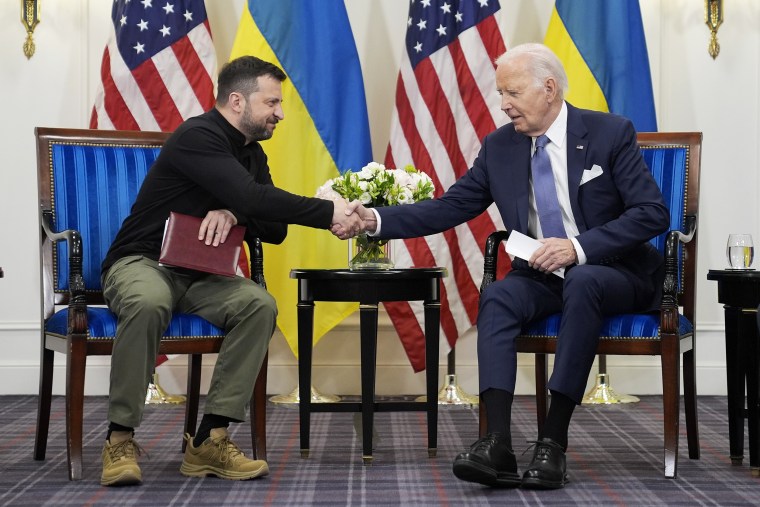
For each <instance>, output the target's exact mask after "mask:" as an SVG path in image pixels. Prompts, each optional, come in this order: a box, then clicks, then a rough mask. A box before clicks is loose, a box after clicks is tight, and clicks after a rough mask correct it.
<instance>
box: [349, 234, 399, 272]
mask: <svg viewBox="0 0 760 507" xmlns="http://www.w3.org/2000/svg"><path fill="white" fill-rule="evenodd" d="M348 268H349V269H350V270H358V269H393V257H392V255H391V243H390V240H387V239H376V238H373V237H371V236H367V235H366V234H359V235H358V236H356V237H354V238H350V239H349V240H348Z"/></svg>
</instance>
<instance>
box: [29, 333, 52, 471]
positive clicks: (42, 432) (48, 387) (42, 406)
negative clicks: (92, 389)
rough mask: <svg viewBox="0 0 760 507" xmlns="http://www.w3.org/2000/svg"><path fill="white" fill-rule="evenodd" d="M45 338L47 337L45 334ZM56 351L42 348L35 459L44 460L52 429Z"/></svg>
mask: <svg viewBox="0 0 760 507" xmlns="http://www.w3.org/2000/svg"><path fill="white" fill-rule="evenodd" d="M42 339H43V340H44V339H45V337H44V336H43V337H42ZM54 359H55V352H53V351H52V350H50V349H46V348H44V347H43V348H42V354H41V360H40V395H39V398H38V399H37V433H36V434H35V437H34V459H36V460H44V459H45V451H46V450H47V439H48V431H49V429H50V405H51V402H52V401H53V364H54Z"/></svg>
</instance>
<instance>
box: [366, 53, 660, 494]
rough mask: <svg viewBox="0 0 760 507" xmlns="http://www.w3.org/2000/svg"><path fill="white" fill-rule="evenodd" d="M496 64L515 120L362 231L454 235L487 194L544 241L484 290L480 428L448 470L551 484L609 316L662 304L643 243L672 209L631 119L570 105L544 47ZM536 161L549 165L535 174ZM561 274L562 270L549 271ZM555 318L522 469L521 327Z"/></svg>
mask: <svg viewBox="0 0 760 507" xmlns="http://www.w3.org/2000/svg"><path fill="white" fill-rule="evenodd" d="M496 64H497V69H496V87H497V90H498V92H499V94H500V95H501V108H502V110H503V111H504V112H505V113H506V114H507V115H508V116H509V118H510V119H511V120H512V121H511V123H509V124H507V125H505V126H503V127H501V128H499V129H497V130H496V131H495V132H493V133H491V134H489V135H488V136H486V137H485V139H484V140H483V143H482V148H481V150H480V153H479V155H478V157H477V159H476V160H475V163H474V165H473V166H472V168H471V169H470V170H469V171H468V172H467V173H466V174H465V175H464V176H463V177H462V178H460V179H459V180H458V181H457V182H456V183H455V184H454V185H452V186H451V187H450V188H449V189H448V191H447V192H445V193H444V195H442V196H441V197H440V198H438V199H434V200H431V201H423V202H419V203H415V204H410V205H407V206H395V207H388V208H381V209H365V208H359V210H358V211H359V213H360V214H361V216H362V218H363V220H364V226H365V229H366V230H367V231H368V232H370V233H371V234H373V235H376V236H379V237H381V238H410V237H417V236H425V235H429V234H434V233H438V232H441V231H445V230H447V229H450V228H452V227H454V226H456V225H458V224H460V223H462V222H465V221H467V220H469V219H472V218H474V217H476V216H478V215H479V214H480V213H482V212H483V211H485V209H486V208H487V207H488V206H489V205H490V204H491V203H494V202H495V203H496V205H497V207H498V209H499V212H500V213H501V216H502V219H503V221H504V224H505V226H506V227H507V229H509V230H511V231H518V232H520V233H523V234H526V235H528V236H531V237H533V238H536V239H538V240H539V242H540V246H539V248H538V249H537V250H535V252H534V253H533V254H532V255H531V256H530V258H529V259H527V262H526V261H522V260H520V259H515V260H514V261H513V264H512V268H513V269H512V270H511V271H510V272H509V273H508V274H507V276H506V277H505V278H504V279H503V280H499V281H496V282H494V283H492V284H490V285H489V286H488V287H487V288H486V290H485V291H484V292H483V294H482V295H481V300H480V308H479V313H478V321H477V325H478V361H479V377H480V378H479V380H480V397H481V400H482V402H483V403H484V404H485V407H486V414H487V435H486V436H485V437H484V438H481V439H479V440H478V441H476V442H475V443H474V444H473V445H472V446H471V447H470V449H469V450H468V451H467V452H463V453H461V454H460V455H458V456H457V457H456V459H455V460H454V467H453V469H454V474H455V475H456V476H457V477H459V478H460V479H463V480H466V481H471V482H477V483H481V484H486V485H489V486H501V487H515V486H522V487H524V488H537V489H555V488H561V487H563V486H564V485H565V483H566V482H567V480H568V476H567V465H566V460H565V452H566V449H567V439H568V438H567V436H568V426H569V424H570V418H571V416H572V413H573V410H574V409H575V406H576V405H577V404H579V403H580V401H581V399H582V397H583V393H584V390H585V387H586V381H587V379H588V375H589V371H590V369H591V366H592V363H593V361H594V357H595V354H596V347H597V342H598V336H599V330H600V329H601V325H602V320H603V318H604V316H606V315H609V314H614V313H626V312H636V311H642V310H646V309H649V308H653V307H654V306H655V305H656V303H655V302H656V301H657V300H658V298H659V289H658V287H660V286H661V283H662V278H663V275H662V269H663V259H662V256H661V255H660V254H659V253H658V252H657V251H656V250H655V249H654V247H652V246H651V245H650V244H649V240H650V239H651V238H653V237H655V236H657V235H659V234H661V233H663V232H664V231H665V230H666V229H667V227H668V224H669V219H668V209H667V208H666V206H665V204H664V202H663V198H662V194H661V193H660V190H659V188H658V187H657V184H656V183H655V181H654V180H653V178H652V176H651V174H650V172H649V170H648V169H647V167H646V165H645V162H644V160H643V158H642V157H641V154H640V153H639V148H638V146H637V143H636V132H635V130H634V128H633V125H632V123H631V122H630V121H629V120H627V119H625V118H622V117H620V116H616V115H613V114H609V113H600V112H594V111H587V110H583V109H577V108H575V107H573V106H571V105H570V104H568V103H566V102H565V101H564V94H565V92H566V89H567V76H566V74H565V71H564V69H563V67H562V64H561V63H560V61H559V59H557V57H556V56H555V55H554V53H552V52H551V50H549V49H548V48H547V47H546V46H543V45H541V44H523V45H520V46H516V47H514V48H512V49H510V50H509V51H507V52H506V53H505V54H504V55H502V56H501V57H499V58H498V59H497V60H496ZM537 145H539V146H540V148H539V150H538V151H537V149H536V148H537ZM539 151H540V152H541V153H539ZM540 167H543V168H545V173H540V172H535V171H540V169H539V168H540ZM547 175H548V176H547ZM545 177H547V178H549V179H548V180H546V178H545ZM552 179H553V183H554V184H553V185H552ZM542 181H543V182H546V181H548V186H547V185H541V184H540V182H542ZM539 187H540V188H539ZM552 187H553V188H552ZM547 189H549V190H548V191H547ZM547 192H548V193H547ZM546 195H549V196H550V197H551V196H555V195H556V196H555V197H551V198H550V199H549V201H548V202H549V204H551V202H552V200H553V203H554V204H553V207H554V209H553V210H547V209H548V208H550V207H551V206H549V205H548V204H545V203H546V202H547V201H546V197H545V196H546ZM552 214H554V218H555V220H554V223H552V222H551V215H552ZM544 231H551V232H549V233H544ZM560 268H564V278H561V277H560V276H557V275H556V274H554V272H555V271H557V270H560ZM556 312H562V324H561V327H560V330H559V339H558V342H557V351H556V356H555V362H554V370H553V373H552V376H551V379H550V380H549V384H548V387H549V389H550V391H551V395H552V396H551V406H550V409H549V414H548V416H547V419H546V424H545V427H544V429H543V431H542V432H541V434H540V435H538V439H537V441H536V442H535V448H534V453H533V459H532V461H531V463H530V465H529V466H528V469H527V470H526V471H525V472H524V473H523V474H522V476H520V475H519V474H518V470H517V462H516V459H515V455H514V453H513V451H512V442H511V433H510V417H511V416H510V414H511V407H512V399H513V394H514V389H515V377H516V365H517V354H516V352H515V338H516V337H517V335H518V334H519V333H520V330H521V328H522V326H523V325H524V324H526V323H528V322H530V321H533V320H536V319H540V318H543V317H546V316H548V315H550V314H553V313H556Z"/></svg>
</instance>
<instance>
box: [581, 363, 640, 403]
mask: <svg viewBox="0 0 760 507" xmlns="http://www.w3.org/2000/svg"><path fill="white" fill-rule="evenodd" d="M638 401H639V399H638V398H637V397H636V396H631V395H629V394H619V393H616V392H615V390H614V389H613V388H612V386H611V385H609V383H608V375H607V355H606V354H599V373H598V374H597V375H596V385H594V387H592V388H591V390H590V391H589V392H587V393H586V395H585V396H584V397H583V400H581V403H582V404H583V405H615V404H618V403H638Z"/></svg>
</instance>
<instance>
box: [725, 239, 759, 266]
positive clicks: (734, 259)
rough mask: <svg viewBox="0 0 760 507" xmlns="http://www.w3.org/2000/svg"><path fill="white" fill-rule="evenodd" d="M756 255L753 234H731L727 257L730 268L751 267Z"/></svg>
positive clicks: (727, 246) (727, 245)
mask: <svg viewBox="0 0 760 507" xmlns="http://www.w3.org/2000/svg"><path fill="white" fill-rule="evenodd" d="M754 256H755V247H754V246H753V244H752V235H751V234H729V235H728V243H727V244H726V257H728V265H729V268H730V269H749V267H750V266H751V265H752V259H753V258H754Z"/></svg>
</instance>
